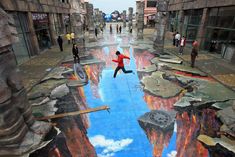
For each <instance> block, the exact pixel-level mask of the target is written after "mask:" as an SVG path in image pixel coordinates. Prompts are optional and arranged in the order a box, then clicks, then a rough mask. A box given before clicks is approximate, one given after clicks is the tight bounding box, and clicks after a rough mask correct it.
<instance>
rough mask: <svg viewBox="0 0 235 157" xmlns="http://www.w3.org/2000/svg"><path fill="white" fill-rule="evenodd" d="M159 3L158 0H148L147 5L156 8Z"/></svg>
mask: <svg viewBox="0 0 235 157" xmlns="http://www.w3.org/2000/svg"><path fill="white" fill-rule="evenodd" d="M156 5H157V2H156V1H154V0H153V1H147V7H148V8H149V7H151V8H155V7H156Z"/></svg>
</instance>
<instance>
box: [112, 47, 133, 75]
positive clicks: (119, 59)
mask: <svg viewBox="0 0 235 157" xmlns="http://www.w3.org/2000/svg"><path fill="white" fill-rule="evenodd" d="M116 55H117V56H118V59H117V60H114V59H113V60H112V61H113V62H116V63H118V66H117V68H116V69H115V72H114V75H113V77H114V78H115V77H116V75H117V72H118V71H119V70H120V69H122V71H123V72H124V73H133V71H132V70H126V69H125V67H124V63H123V59H130V58H129V57H127V56H124V55H123V54H121V53H120V52H119V51H117V52H116Z"/></svg>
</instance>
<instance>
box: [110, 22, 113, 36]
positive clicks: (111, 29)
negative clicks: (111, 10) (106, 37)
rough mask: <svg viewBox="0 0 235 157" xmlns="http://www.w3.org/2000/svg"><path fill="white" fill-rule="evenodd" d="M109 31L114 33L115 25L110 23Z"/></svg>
mask: <svg viewBox="0 0 235 157" xmlns="http://www.w3.org/2000/svg"><path fill="white" fill-rule="evenodd" d="M109 31H110V34H112V33H113V27H112V24H110V26H109Z"/></svg>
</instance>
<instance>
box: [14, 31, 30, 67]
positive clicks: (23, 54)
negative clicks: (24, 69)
mask: <svg viewBox="0 0 235 157" xmlns="http://www.w3.org/2000/svg"><path fill="white" fill-rule="evenodd" d="M18 37H19V41H18V42H17V43H15V44H13V45H12V47H13V51H14V54H15V56H16V60H17V63H18V64H21V63H23V62H25V61H26V60H28V59H29V54H28V50H27V48H26V43H25V40H24V36H23V34H18Z"/></svg>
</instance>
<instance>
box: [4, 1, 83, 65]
mask: <svg viewBox="0 0 235 157" xmlns="http://www.w3.org/2000/svg"><path fill="white" fill-rule="evenodd" d="M81 3H82V2H81V1H80V0H4V1H0V7H1V8H3V10H5V11H6V12H7V13H8V14H9V15H11V16H12V17H13V18H14V21H15V25H16V27H17V32H18V37H19V42H18V43H16V44H14V45H13V51H14V54H15V58H16V62H17V63H18V64H21V63H23V62H25V61H26V60H28V59H29V58H30V57H32V56H35V55H38V54H40V52H42V51H43V50H45V49H47V48H48V47H50V45H55V44H56V38H57V36H58V35H63V34H65V33H66V32H71V29H72V28H71V20H70V16H71V14H72V13H74V12H78V13H79V12H82V8H81V7H80V6H82V5H81ZM48 41H49V42H48Z"/></svg>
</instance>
